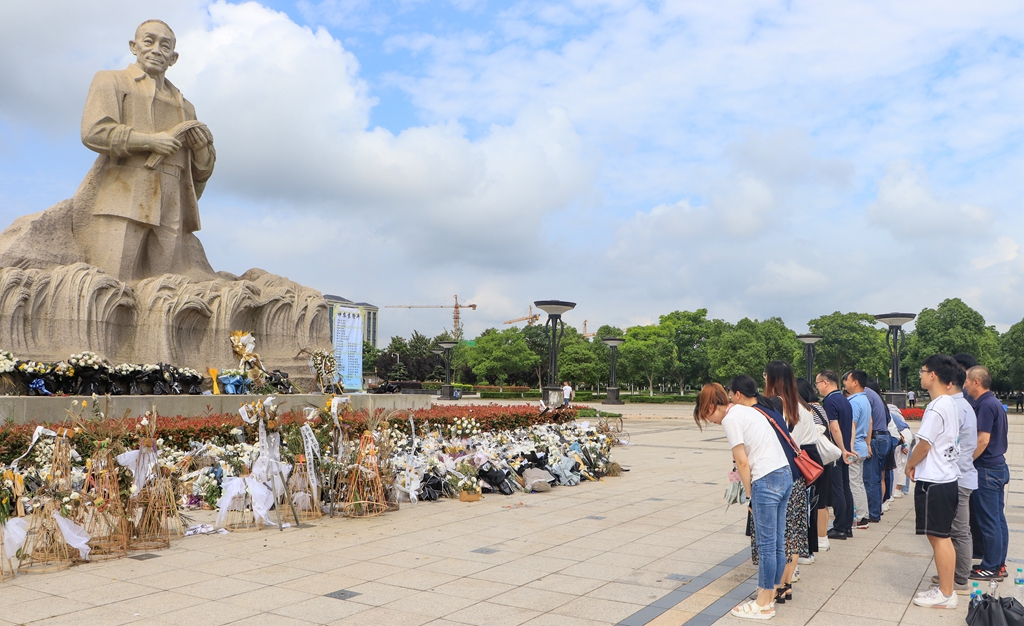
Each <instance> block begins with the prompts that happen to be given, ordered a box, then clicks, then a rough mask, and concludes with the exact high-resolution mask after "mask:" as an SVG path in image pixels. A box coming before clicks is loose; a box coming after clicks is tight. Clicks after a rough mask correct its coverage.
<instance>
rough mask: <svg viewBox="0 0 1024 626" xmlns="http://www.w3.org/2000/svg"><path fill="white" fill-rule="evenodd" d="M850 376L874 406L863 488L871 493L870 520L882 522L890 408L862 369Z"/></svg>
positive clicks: (890, 447)
mask: <svg viewBox="0 0 1024 626" xmlns="http://www.w3.org/2000/svg"><path fill="white" fill-rule="evenodd" d="M850 376H852V377H853V378H855V379H856V380H857V383H858V384H859V385H860V386H861V388H862V389H864V397H865V398H867V400H868V404H869V405H870V406H871V435H870V437H869V438H868V440H869V441H870V442H871V457H870V458H868V459H865V460H864V489H865V490H866V491H867V494H868V521H870V522H874V523H878V522H880V521H881V520H882V479H883V477H884V474H885V460H886V458H888V456H889V451H890V450H892V438H891V436H890V435H889V407H887V406H886V405H885V402H884V401H883V400H882V396H880V395H878V393H876V392H875V390H874V389H871V388H870V387H868V375H867V373H866V372H863V371H861V370H854V371H852V372H850Z"/></svg>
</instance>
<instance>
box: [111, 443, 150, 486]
mask: <svg viewBox="0 0 1024 626" xmlns="http://www.w3.org/2000/svg"><path fill="white" fill-rule="evenodd" d="M117 463H118V465H120V466H121V467H125V468H128V469H130V470H131V472H132V482H133V484H134V485H135V492H136V493H138V492H140V491H142V488H143V487H145V486H146V483H147V482H149V479H150V478H152V477H153V468H155V467H156V450H154V449H153V448H151V447H149V446H145V447H143V448H140V449H138V450H129V451H128V452H125V453H123V454H119V455H117Z"/></svg>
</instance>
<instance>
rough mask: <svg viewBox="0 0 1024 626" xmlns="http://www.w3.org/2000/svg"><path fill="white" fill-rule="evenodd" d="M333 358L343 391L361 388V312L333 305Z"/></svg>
mask: <svg viewBox="0 0 1024 626" xmlns="http://www.w3.org/2000/svg"><path fill="white" fill-rule="evenodd" d="M334 358H335V360H336V361H337V362H338V377H339V378H340V379H341V382H342V384H343V385H345V391H355V390H361V389H362V388H363V312H362V310H360V309H352V308H348V307H343V306H341V305H340V304H336V305H334Z"/></svg>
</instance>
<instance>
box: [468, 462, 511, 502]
mask: <svg viewBox="0 0 1024 626" xmlns="http://www.w3.org/2000/svg"><path fill="white" fill-rule="evenodd" d="M477 476H478V477H479V478H480V480H482V481H484V482H485V483H486V484H485V485H483V487H484V489H487V488H488V487H490V489H491V491H494V492H497V493H501V494H504V495H506V496H510V495H512V494H513V493H515V491H516V483H515V480H514V479H513V478H512V472H510V471H508V470H504V469H501V468H498V467H496V466H495V465H494V463H492V462H491V461H487V462H486V463H484V464H483V465H481V466H480V467H479V469H477Z"/></svg>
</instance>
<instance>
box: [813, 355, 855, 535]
mask: <svg viewBox="0 0 1024 626" xmlns="http://www.w3.org/2000/svg"><path fill="white" fill-rule="evenodd" d="M814 382H815V385H816V386H817V387H818V393H819V394H820V395H822V396H824V398H823V399H822V401H821V406H822V408H824V409H825V415H826V416H827V417H828V428H829V432H831V433H832V441H833V442H834V443H835V444H836V446H837V447H838V448H839V449H840V451H842V453H843V455H842V456H841V457H839V460H838V461H836V464H835V468H834V469H833V470H832V511H833V512H834V513H835V516H836V519H835V521H834V522H832V530H830V531H828V534H827V535H826V536H827V537H828V539H829V540H832V539H843V540H845V539H846V538H847V537H852V536H853V492H852V491H851V490H850V465H849V464H850V462H851V461H852V460H853V459H854V458H856V455H855V454H853V452H852V449H853V409H852V408H851V407H850V402H849V401H848V400H847V399H846V397H845V396H843V394H842V393H841V392H840V391H839V376H838V375H837V374H836V373H835V372H833V371H832V370H823V371H822V372H820V373H819V374H818V376H817V377H816V378H815V381H814Z"/></svg>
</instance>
